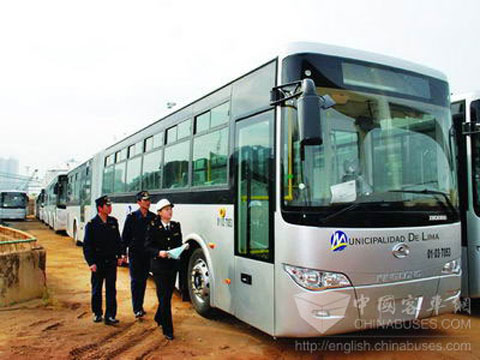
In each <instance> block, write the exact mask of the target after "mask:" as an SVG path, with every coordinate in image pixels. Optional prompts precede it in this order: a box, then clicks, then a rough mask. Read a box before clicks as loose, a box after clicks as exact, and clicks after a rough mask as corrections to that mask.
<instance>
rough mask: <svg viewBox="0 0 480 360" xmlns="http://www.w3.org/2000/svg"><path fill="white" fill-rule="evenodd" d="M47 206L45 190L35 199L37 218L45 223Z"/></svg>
mask: <svg viewBox="0 0 480 360" xmlns="http://www.w3.org/2000/svg"><path fill="white" fill-rule="evenodd" d="M44 206H45V189H41V190H40V193H39V194H38V195H37V198H36V199H35V216H36V218H37V219H38V220H40V221H43V208H44Z"/></svg>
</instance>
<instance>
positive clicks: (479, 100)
mask: <svg viewBox="0 0 480 360" xmlns="http://www.w3.org/2000/svg"><path fill="white" fill-rule="evenodd" d="M452 117H453V123H454V126H455V134H456V144H457V154H458V155H457V167H458V188H459V197H460V217H461V220H462V273H463V277H462V296H464V297H470V298H479V297H480V276H479V275H480V251H479V250H480V92H473V93H469V94H460V95H455V96H453V97H452Z"/></svg>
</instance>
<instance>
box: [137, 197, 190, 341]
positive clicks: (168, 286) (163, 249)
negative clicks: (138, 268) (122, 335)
mask: <svg viewBox="0 0 480 360" xmlns="http://www.w3.org/2000/svg"><path fill="white" fill-rule="evenodd" d="M172 208H173V204H172V203H170V201H168V200H167V199H162V200H160V201H159V202H158V204H157V214H158V215H157V216H156V217H155V219H153V220H152V221H151V222H150V224H149V226H148V229H147V235H146V241H145V249H146V252H147V253H148V254H149V256H150V258H151V259H152V260H151V269H152V273H153V279H154V280H155V285H156V287H157V298H158V308H157V313H156V314H155V321H156V322H157V324H158V325H159V326H162V330H163V334H164V336H165V338H167V339H168V340H173V322H172V309H171V301H172V295H173V289H174V287H175V279H176V278H177V271H178V269H179V264H180V261H179V260H174V259H171V258H169V255H168V252H167V251H169V250H172V249H175V248H177V247H179V246H181V245H182V230H181V227H180V223H178V222H176V221H171V218H172V214H173V213H172Z"/></svg>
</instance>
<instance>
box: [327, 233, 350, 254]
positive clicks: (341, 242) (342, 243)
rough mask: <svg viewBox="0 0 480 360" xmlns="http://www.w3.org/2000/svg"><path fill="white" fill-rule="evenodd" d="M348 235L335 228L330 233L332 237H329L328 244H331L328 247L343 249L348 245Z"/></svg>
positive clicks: (334, 249)
mask: <svg viewBox="0 0 480 360" xmlns="http://www.w3.org/2000/svg"><path fill="white" fill-rule="evenodd" d="M348 240H349V239H348V235H347V234H345V233H344V232H343V231H340V230H337V231H335V232H334V233H333V234H332V237H331V238H330V244H331V245H332V246H331V247H330V250H333V251H342V250H344V249H345V248H346V247H347V245H348Z"/></svg>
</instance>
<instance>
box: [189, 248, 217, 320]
mask: <svg viewBox="0 0 480 360" xmlns="http://www.w3.org/2000/svg"><path fill="white" fill-rule="evenodd" d="M187 285H188V293H189V295H190V300H191V301H192V305H193V307H194V308H195V310H196V311H197V312H198V313H199V314H200V315H202V316H204V317H207V318H209V317H211V316H213V313H214V309H213V308H212V307H211V305H210V270H209V268H208V264H207V260H206V258H205V254H204V253H203V250H202V249H200V248H198V249H196V250H195V251H194V252H193V254H192V256H191V257H190V259H189V261H188V271H187Z"/></svg>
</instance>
